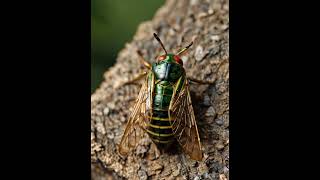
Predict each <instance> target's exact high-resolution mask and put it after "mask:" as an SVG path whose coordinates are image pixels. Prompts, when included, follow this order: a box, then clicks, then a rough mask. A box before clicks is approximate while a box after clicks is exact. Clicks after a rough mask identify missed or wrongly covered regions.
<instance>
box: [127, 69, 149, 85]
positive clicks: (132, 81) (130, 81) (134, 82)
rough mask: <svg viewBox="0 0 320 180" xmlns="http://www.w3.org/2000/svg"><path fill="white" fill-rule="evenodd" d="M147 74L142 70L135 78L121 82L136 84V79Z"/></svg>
mask: <svg viewBox="0 0 320 180" xmlns="http://www.w3.org/2000/svg"><path fill="white" fill-rule="evenodd" d="M147 74H148V72H143V73H140V74H139V75H138V76H136V77H135V78H133V79H131V80H129V81H127V82H125V83H123V85H128V84H137V83H136V81H139V80H140V79H142V78H144V77H145V76H146V75H147Z"/></svg>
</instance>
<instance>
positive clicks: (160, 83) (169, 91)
mask: <svg viewBox="0 0 320 180" xmlns="http://www.w3.org/2000/svg"><path fill="white" fill-rule="evenodd" d="M173 56H174V55H172V54H167V56H166V59H164V60H161V61H160V62H157V63H153V64H152V71H153V73H154V76H155V85H154V99H153V108H154V109H155V110H168V108H169V105H170V101H171V98H172V95H173V92H174V91H175V90H177V89H175V84H177V85H178V86H179V88H178V89H180V88H181V83H182V82H183V80H184V77H185V71H184V69H183V66H182V65H180V64H178V63H177V62H176V61H175V60H174V59H173ZM179 79H180V80H179Z"/></svg>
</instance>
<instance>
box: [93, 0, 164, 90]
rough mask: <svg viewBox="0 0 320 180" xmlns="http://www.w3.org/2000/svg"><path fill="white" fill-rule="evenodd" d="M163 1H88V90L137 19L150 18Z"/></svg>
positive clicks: (132, 30)
mask: <svg viewBox="0 0 320 180" xmlns="http://www.w3.org/2000/svg"><path fill="white" fill-rule="evenodd" d="M164 2H165V0H91V93H93V92H94V90H95V89H96V88H97V87H98V86H99V84H100V83H101V81H102V80H103V73H104V72H105V71H106V70H107V69H108V67H110V66H112V65H113V63H115V60H116V57H117V53H118V52H119V50H121V49H122V48H123V47H124V44H125V43H126V42H128V41H131V37H132V36H133V35H134V33H135V31H136V30H137V27H138V25H139V23H140V22H142V21H146V20H151V19H152V17H153V15H154V14H155V12H156V10H157V9H158V8H159V7H161V5H163V4H164Z"/></svg>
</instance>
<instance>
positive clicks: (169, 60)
mask: <svg viewBox="0 0 320 180" xmlns="http://www.w3.org/2000/svg"><path fill="white" fill-rule="evenodd" d="M173 57H174V55H173V54H167V56H166V59H164V60H162V61H160V62H156V63H153V64H152V71H153V72H154V74H155V80H160V81H168V82H171V83H174V82H176V81H177V80H178V79H179V78H180V76H182V75H183V73H184V69H183V66H182V65H180V64H178V63H177V62H176V61H175V60H174V58H173Z"/></svg>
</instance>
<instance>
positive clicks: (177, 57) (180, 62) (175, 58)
mask: <svg viewBox="0 0 320 180" xmlns="http://www.w3.org/2000/svg"><path fill="white" fill-rule="evenodd" d="M173 58H174V60H175V61H176V62H177V63H179V64H183V62H182V60H181V58H180V57H179V56H173Z"/></svg>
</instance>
